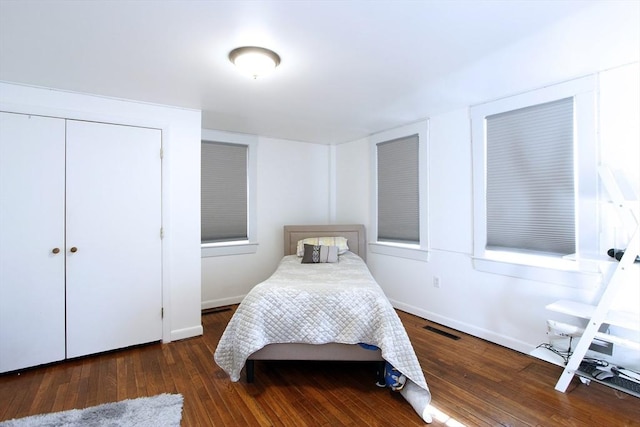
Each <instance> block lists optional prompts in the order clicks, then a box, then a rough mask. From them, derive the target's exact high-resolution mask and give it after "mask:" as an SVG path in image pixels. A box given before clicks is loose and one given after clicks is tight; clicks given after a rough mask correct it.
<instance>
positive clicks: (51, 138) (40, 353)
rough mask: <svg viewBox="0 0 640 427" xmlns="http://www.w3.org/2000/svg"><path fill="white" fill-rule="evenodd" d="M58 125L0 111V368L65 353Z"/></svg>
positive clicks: (61, 156) (61, 138)
mask: <svg viewBox="0 0 640 427" xmlns="http://www.w3.org/2000/svg"><path fill="white" fill-rule="evenodd" d="M64 126H65V125H64V120H61V119H53V118H48V117H38V116H29V115H23V114H13V113H0V372H6V371H12V370H16V369H21V368H24V367H27V366H34V365H40V364H43V363H48V362H54V361H58V360H62V359H64V357H65V336H64V333H65V330H64V320H65V319H64V304H65V301H64V145H65V137H64V133H65V129H64Z"/></svg>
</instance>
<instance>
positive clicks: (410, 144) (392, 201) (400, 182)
mask: <svg viewBox="0 0 640 427" xmlns="http://www.w3.org/2000/svg"><path fill="white" fill-rule="evenodd" d="M418 142H419V140H418V135H412V136H408V137H403V138H398V139H394V140H391V141H385V142H380V143H378V144H377V164H378V168H377V177H378V182H377V184H378V195H377V202H378V241H382V242H385V241H386V242H398V243H417V244H419V243H420V204H419V201H420V200H419V185H418V168H419V162H418V158H419V157H418V147H419V144H418Z"/></svg>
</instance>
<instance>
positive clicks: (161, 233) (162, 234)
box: [160, 227, 164, 239]
mask: <svg viewBox="0 0 640 427" xmlns="http://www.w3.org/2000/svg"><path fill="white" fill-rule="evenodd" d="M160 238H161V239H164V228H163V227H160Z"/></svg>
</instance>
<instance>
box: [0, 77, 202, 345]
mask: <svg viewBox="0 0 640 427" xmlns="http://www.w3.org/2000/svg"><path fill="white" fill-rule="evenodd" d="M0 109H2V110H3V111H12V112H18V113H31V114H39V115H47V116H54V117H65V118H73V119H80V120H94V121H103V122H109V123H118V124H129V125H137V126H148V127H153V128H159V129H161V130H162V145H163V148H164V159H163V165H162V179H163V188H162V199H163V201H162V215H163V227H164V231H165V237H164V240H163V249H162V251H163V262H162V265H163V267H162V268H163V305H164V310H165V319H164V321H163V340H164V341H170V340H175V339H181V338H187V337H191V336H196V335H200V334H202V326H201V322H200V289H201V287H200V279H201V278H200V168H199V165H200V120H201V118H200V112H199V111H194V110H185V109H178V108H172V107H165V106H158V105H151V104H143V103H137V102H130V101H124V100H118V99H112V98H104V97H98V96H91V95H83V94H77V93H71V92H63V91H57V90H51V89H44V88H34V87H28V86H20V85H13V84H7V83H0ZM87 303H91V302H90V301H88V302H87Z"/></svg>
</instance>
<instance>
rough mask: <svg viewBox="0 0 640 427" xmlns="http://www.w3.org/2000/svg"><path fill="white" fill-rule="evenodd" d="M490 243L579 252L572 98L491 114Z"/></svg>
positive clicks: (496, 246)
mask: <svg viewBox="0 0 640 427" xmlns="http://www.w3.org/2000/svg"><path fill="white" fill-rule="evenodd" d="M486 129H487V133H486V145H487V173H486V175H487V248H494V249H508V250H516V251H517V250H522V251H534V252H549V253H555V254H560V255H569V254H573V253H575V214H574V205H575V198H574V194H575V186H574V180H573V98H565V99H562V100H559V101H553V102H549V103H545V104H539V105H534V106H531V107H525V108H520V109H518V110H512V111H507V112H504V113H499V114H494V115H491V116H487V117H486Z"/></svg>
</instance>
